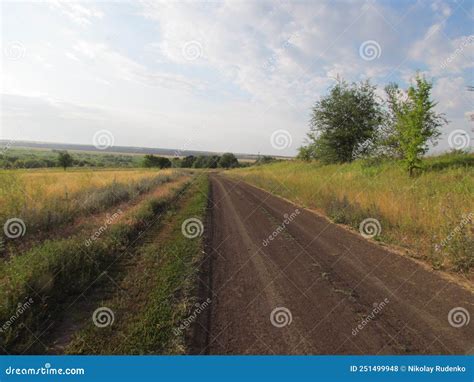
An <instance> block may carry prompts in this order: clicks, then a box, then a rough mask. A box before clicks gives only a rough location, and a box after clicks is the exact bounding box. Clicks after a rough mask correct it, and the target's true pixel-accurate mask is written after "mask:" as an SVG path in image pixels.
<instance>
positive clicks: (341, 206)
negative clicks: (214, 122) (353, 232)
mask: <svg viewBox="0 0 474 382" xmlns="http://www.w3.org/2000/svg"><path fill="white" fill-rule="evenodd" d="M473 164H474V157H473V156H472V155H471V156H470V155H454V156H453V155H446V156H442V157H438V158H431V159H426V160H425V163H424V166H425V171H424V172H423V173H422V174H421V175H420V176H419V177H417V178H415V179H412V178H409V177H408V176H407V174H406V171H404V170H403V168H402V167H401V166H400V164H399V163H394V162H385V163H368V162H364V161H356V162H355V163H351V164H344V165H321V164H318V163H317V162H314V163H306V162H297V161H291V162H280V163H275V164H270V165H265V166H255V167H251V168H248V169H239V170H236V171H234V172H233V176H234V177H236V178H239V179H242V180H245V181H246V182H249V183H251V184H254V185H256V186H258V187H261V188H264V189H266V190H269V191H272V192H273V193H276V194H277V195H280V196H283V197H285V198H288V199H290V200H292V201H295V202H297V203H298V204H299V205H302V206H304V207H307V208H310V209H314V210H317V211H319V212H321V213H323V214H324V215H327V216H329V217H330V218H331V219H332V220H333V221H334V222H336V223H342V224H347V225H349V226H352V227H353V228H355V229H357V230H359V226H360V224H361V223H362V221H364V219H368V218H373V219H377V220H378V221H379V222H380V225H381V227H380V228H381V232H380V234H379V235H378V236H377V237H376V239H377V240H381V241H386V242H388V243H395V244H397V245H398V246H399V247H402V248H403V249H404V250H406V252H407V253H408V254H410V255H412V256H414V257H418V258H424V259H428V260H429V261H430V262H431V264H432V265H433V266H434V267H436V268H444V269H453V270H456V271H464V272H467V271H469V269H470V268H472V267H473V266H474V241H473V231H472V230H473V219H474V216H473V214H474V199H473V198H472V195H473V193H474V166H473Z"/></svg>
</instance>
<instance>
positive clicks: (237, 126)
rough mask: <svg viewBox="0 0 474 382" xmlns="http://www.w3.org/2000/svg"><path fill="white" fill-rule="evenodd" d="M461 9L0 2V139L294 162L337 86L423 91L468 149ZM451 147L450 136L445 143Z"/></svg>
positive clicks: (433, 4)
mask: <svg viewBox="0 0 474 382" xmlns="http://www.w3.org/2000/svg"><path fill="white" fill-rule="evenodd" d="M473 18H474V2H473V1H461V0H460V1H439V0H435V1H404V0H401V1H315V0H313V1H279V0H274V1H238V0H235V1H222V2H221V1H219V2H197V1H193V2H182V1H167V2H166V1H165V2H162V1H80V2H72V1H32V2H27V1H6V2H5V1H3V2H2V3H1V24H2V27H1V39H0V40H1V44H2V49H1V50H2V59H1V67H0V73H1V85H0V86H1V87H0V93H1V128H0V138H3V139H11V140H33V141H42V142H57V143H80V144H95V145H96V146H100V145H103V146H110V145H115V146H139V147H159V148H172V149H177V150H186V149H188V150H204V151H217V152H226V151H231V152H238V153H254V154H257V153H261V154H270V155H295V154H296V153H297V149H298V147H299V146H301V144H302V143H303V142H304V140H305V137H306V133H307V132H308V130H309V119H310V113H311V107H312V106H313V105H314V104H315V102H317V101H318V100H319V99H320V98H321V97H322V96H324V95H325V94H327V92H328V89H329V88H330V87H331V86H333V85H334V83H335V80H336V79H337V78H338V77H342V78H344V79H345V80H347V81H360V80H365V79H370V80H371V82H372V83H373V84H374V85H377V86H378V90H377V94H378V95H379V96H380V97H383V87H384V86H385V85H387V84H388V83H390V82H396V83H398V84H399V85H400V86H401V87H402V88H406V87H407V86H409V84H410V81H411V79H412V78H413V76H414V75H415V73H416V71H417V70H418V71H420V72H421V73H422V74H423V75H425V76H426V77H427V78H428V79H429V80H431V81H432V82H433V97H434V99H435V100H436V101H437V102H438V105H437V107H436V108H437V111H438V112H440V113H445V114H446V117H447V119H448V120H449V125H448V126H447V127H444V128H443V129H442V133H443V135H442V137H441V140H440V142H439V144H438V145H437V146H436V147H435V148H434V149H433V150H432V151H431V152H432V153H436V152H442V151H447V150H450V149H451V148H453V147H454V146H456V145H457V146H456V148H459V145H461V146H462V148H472V138H473V127H474V125H473V123H474V116H471V115H472V114H473V113H474V104H473V101H474V92H468V91H467V90H466V88H467V86H468V85H474V78H473V62H474V60H473V59H474V31H473V26H474V23H473ZM448 138H449V139H448Z"/></svg>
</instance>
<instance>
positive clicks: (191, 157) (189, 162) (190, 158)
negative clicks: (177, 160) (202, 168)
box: [181, 155, 196, 168]
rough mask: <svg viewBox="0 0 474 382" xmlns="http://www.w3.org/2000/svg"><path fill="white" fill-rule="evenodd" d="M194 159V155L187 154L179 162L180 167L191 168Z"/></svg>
mask: <svg viewBox="0 0 474 382" xmlns="http://www.w3.org/2000/svg"><path fill="white" fill-rule="evenodd" d="M195 160H196V157H195V156H194V155H188V156H187V157H186V158H184V159H183V161H182V162H181V167H183V168H191V167H193V164H194V162H195Z"/></svg>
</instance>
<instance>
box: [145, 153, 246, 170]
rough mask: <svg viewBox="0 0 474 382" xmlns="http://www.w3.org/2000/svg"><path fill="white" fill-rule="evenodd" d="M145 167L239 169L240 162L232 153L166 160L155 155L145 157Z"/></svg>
mask: <svg viewBox="0 0 474 382" xmlns="http://www.w3.org/2000/svg"><path fill="white" fill-rule="evenodd" d="M142 165H143V167H157V168H170V167H174V168H210V169H213V168H236V167H239V166H240V164H239V161H238V159H237V158H236V157H235V155H234V154H232V153H225V154H223V155H222V156H220V155H210V156H204V155H202V156H194V155H189V156H187V157H184V158H182V159H181V158H173V159H171V160H170V159H169V158H165V157H159V156H155V155H145V157H144V158H143V162H142Z"/></svg>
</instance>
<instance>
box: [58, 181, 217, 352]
mask: <svg viewBox="0 0 474 382" xmlns="http://www.w3.org/2000/svg"><path fill="white" fill-rule="evenodd" d="M208 187H209V185H208V180H207V179H206V177H201V178H200V179H199V180H198V181H197V182H196V184H194V185H193V186H192V188H191V189H190V190H189V191H188V192H187V196H186V197H185V198H184V199H183V200H181V201H180V203H179V205H178V206H176V208H175V209H173V210H171V211H169V212H168V217H167V218H166V219H164V226H165V227H164V229H161V227H156V228H155V231H156V232H153V231H151V232H150V235H149V236H150V237H151V241H150V242H147V243H146V244H145V245H143V246H142V247H140V248H138V249H137V251H136V253H135V254H134V259H135V260H136V263H135V265H134V267H133V269H132V270H130V269H129V270H128V274H127V275H126V277H125V278H124V280H123V281H122V282H121V284H120V289H121V290H126V293H121V294H117V295H115V296H114V297H112V298H110V299H108V300H107V301H102V302H100V303H98V305H97V306H106V307H108V308H110V309H112V311H113V312H114V315H115V318H116V319H115V321H114V324H113V325H111V326H109V327H106V328H98V327H96V326H95V325H94V324H93V323H92V322H90V323H89V324H88V325H86V326H85V327H84V328H83V329H82V330H81V331H79V332H78V333H77V334H76V336H75V338H74V340H73V341H72V343H71V344H70V345H69V347H68V348H67V349H66V352H67V353H69V354H183V353H185V352H186V349H185V348H186V344H185V339H184V336H185V331H182V330H179V327H180V326H181V325H182V323H183V322H184V321H185V319H186V318H188V317H189V316H190V315H191V314H192V313H193V311H192V309H193V307H194V308H195V305H194V303H195V302H196V301H194V300H193V298H192V294H193V291H194V288H195V285H196V276H197V272H198V264H199V263H200V261H201V260H202V250H203V243H202V240H201V239H200V238H195V239H189V238H186V237H185V236H184V235H183V234H182V232H181V226H182V223H183V221H185V220H186V219H188V218H190V217H193V218H199V219H201V220H204V214H205V210H206V206H207V197H206V196H207V193H208Z"/></svg>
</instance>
